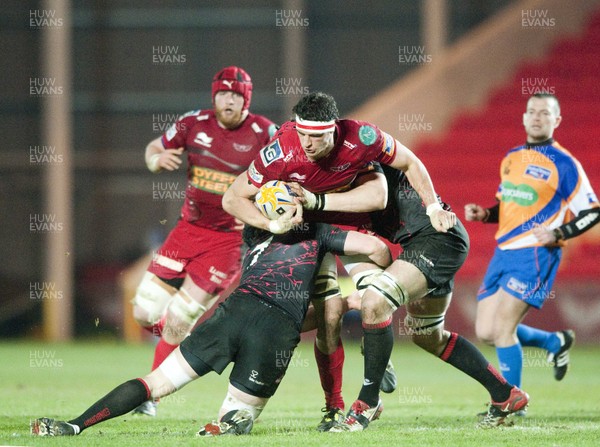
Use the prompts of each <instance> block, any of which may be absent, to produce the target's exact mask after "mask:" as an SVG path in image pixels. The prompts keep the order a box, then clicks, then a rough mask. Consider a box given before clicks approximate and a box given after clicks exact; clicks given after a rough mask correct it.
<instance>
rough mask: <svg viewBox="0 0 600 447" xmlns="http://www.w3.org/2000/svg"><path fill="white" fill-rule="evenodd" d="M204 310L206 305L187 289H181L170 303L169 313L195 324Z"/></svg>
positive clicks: (185, 321) (188, 323) (185, 322)
mask: <svg viewBox="0 0 600 447" xmlns="http://www.w3.org/2000/svg"><path fill="white" fill-rule="evenodd" d="M204 312H206V307H204V306H203V305H202V304H200V303H199V302H197V301H196V300H194V299H193V298H192V297H191V296H190V294H189V293H187V292H186V291H185V289H179V291H178V292H177V293H176V294H175V296H174V297H173V300H172V301H171V303H170V304H169V313H171V314H172V315H174V316H175V317H177V318H178V319H179V320H180V321H182V322H183V323H184V324H187V325H194V324H195V323H196V321H198V318H200V316H201V315H202V314H203V313H204Z"/></svg>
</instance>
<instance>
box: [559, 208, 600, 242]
mask: <svg viewBox="0 0 600 447" xmlns="http://www.w3.org/2000/svg"><path fill="white" fill-rule="evenodd" d="M598 222H600V208H591V209H589V210H584V211H581V212H580V213H579V215H578V216H577V217H576V218H575V219H573V220H571V221H569V222H567V223H566V224H563V225H561V226H560V227H558V228H555V229H554V230H553V233H554V237H555V239H556V241H559V240H561V239H571V238H574V237H577V236H579V235H580V234H583V233H585V232H586V231H587V230H589V229H590V228H592V227H593V226H594V225H596V224H597V223H598Z"/></svg>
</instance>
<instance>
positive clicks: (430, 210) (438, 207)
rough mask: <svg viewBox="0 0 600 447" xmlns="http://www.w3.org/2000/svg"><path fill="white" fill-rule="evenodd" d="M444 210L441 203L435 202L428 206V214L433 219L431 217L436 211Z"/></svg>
mask: <svg viewBox="0 0 600 447" xmlns="http://www.w3.org/2000/svg"><path fill="white" fill-rule="evenodd" d="M442 209H443V208H442V205H440V203H439V202H434V203H432V204H430V205H428V206H427V211H426V214H427V215H428V216H430V217H431V215H432V214H433V213H434V211H439V210H442Z"/></svg>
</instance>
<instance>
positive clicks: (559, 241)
mask: <svg viewBox="0 0 600 447" xmlns="http://www.w3.org/2000/svg"><path fill="white" fill-rule="evenodd" d="M561 120H562V117H561V115H560V106H559V103H558V100H557V99H556V97H555V96H554V95H551V94H547V93H538V94H535V95H533V96H531V97H530V98H529V100H528V101H527V108H526V110H525V113H524V114H523V125H524V126H525V133H526V135H527V142H526V144H524V145H522V146H518V147H516V148H514V149H511V150H510V151H509V152H508V154H507V155H506V156H505V158H504V160H503V161H502V163H501V165H500V179H501V183H500V187H499V189H498V192H497V194H496V198H497V199H498V203H497V204H496V205H494V206H492V207H491V208H484V207H482V206H480V205H476V204H472V203H471V204H468V205H466V206H465V217H466V219H467V220H471V221H481V222H490V223H491V222H494V223H498V231H497V232H496V241H497V243H498V247H497V248H496V251H495V252H494V256H493V258H492V260H491V261H490V264H489V266H488V270H487V272H486V274H485V277H484V279H483V284H482V285H481V287H480V288H479V292H478V295H477V317H476V322H475V330H476V333H477V336H478V337H479V339H480V340H482V341H484V342H486V343H488V344H491V345H493V346H495V347H496V354H497V356H498V361H499V363H500V370H501V371H502V374H503V375H504V377H506V379H507V380H508V381H509V382H511V383H515V384H520V383H521V375H522V370H523V352H522V346H534V347H538V348H542V349H545V350H546V351H548V361H549V362H551V363H552V364H553V365H554V378H555V379H556V380H562V379H563V377H564V376H565V374H566V373H567V369H568V367H569V349H570V348H571V346H572V345H573V342H574V339H575V334H574V333H573V331H571V330H566V331H560V332H547V331H543V330H541V329H537V328H532V327H529V326H526V325H524V324H521V321H522V320H523V318H524V317H525V315H526V314H527V312H528V311H529V309H530V308H532V307H533V308H535V309H541V307H542V305H543V304H544V301H545V300H546V299H547V298H548V296H550V294H551V289H552V284H553V282H554V278H555V276H556V271H557V269H558V265H559V262H560V258H561V250H562V247H563V246H564V245H565V241H566V240H567V239H571V238H574V237H576V236H579V235H580V234H582V233H583V232H585V231H587V230H589V229H590V228H592V227H593V226H594V225H596V224H597V223H598V222H599V221H600V209H599V206H600V204H599V203H598V199H597V197H596V195H595V194H594V191H593V190H592V187H591V185H590V182H589V180H588V178H587V176H586V174H585V172H584V170H583V168H582V166H581V164H580V163H579V162H578V161H577V160H576V159H575V158H574V157H573V155H571V153H570V152H568V151H567V150H566V149H565V148H563V147H562V146H561V145H560V144H558V143H557V142H556V141H554V139H553V138H552V135H553V133H554V129H556V128H557V127H558V125H559V124H560V122H561Z"/></svg>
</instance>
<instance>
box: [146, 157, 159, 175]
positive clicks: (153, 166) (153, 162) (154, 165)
mask: <svg viewBox="0 0 600 447" xmlns="http://www.w3.org/2000/svg"><path fill="white" fill-rule="evenodd" d="M160 155H161V154H154V155H153V156H152V157H150V161H148V163H147V164H146V166H148V169H149V170H150V172H154V173H156V172H159V171H160V167H159V166H158V160H159V159H160Z"/></svg>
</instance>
